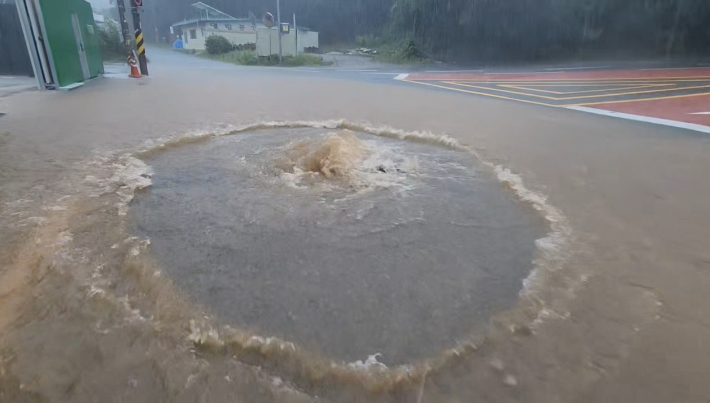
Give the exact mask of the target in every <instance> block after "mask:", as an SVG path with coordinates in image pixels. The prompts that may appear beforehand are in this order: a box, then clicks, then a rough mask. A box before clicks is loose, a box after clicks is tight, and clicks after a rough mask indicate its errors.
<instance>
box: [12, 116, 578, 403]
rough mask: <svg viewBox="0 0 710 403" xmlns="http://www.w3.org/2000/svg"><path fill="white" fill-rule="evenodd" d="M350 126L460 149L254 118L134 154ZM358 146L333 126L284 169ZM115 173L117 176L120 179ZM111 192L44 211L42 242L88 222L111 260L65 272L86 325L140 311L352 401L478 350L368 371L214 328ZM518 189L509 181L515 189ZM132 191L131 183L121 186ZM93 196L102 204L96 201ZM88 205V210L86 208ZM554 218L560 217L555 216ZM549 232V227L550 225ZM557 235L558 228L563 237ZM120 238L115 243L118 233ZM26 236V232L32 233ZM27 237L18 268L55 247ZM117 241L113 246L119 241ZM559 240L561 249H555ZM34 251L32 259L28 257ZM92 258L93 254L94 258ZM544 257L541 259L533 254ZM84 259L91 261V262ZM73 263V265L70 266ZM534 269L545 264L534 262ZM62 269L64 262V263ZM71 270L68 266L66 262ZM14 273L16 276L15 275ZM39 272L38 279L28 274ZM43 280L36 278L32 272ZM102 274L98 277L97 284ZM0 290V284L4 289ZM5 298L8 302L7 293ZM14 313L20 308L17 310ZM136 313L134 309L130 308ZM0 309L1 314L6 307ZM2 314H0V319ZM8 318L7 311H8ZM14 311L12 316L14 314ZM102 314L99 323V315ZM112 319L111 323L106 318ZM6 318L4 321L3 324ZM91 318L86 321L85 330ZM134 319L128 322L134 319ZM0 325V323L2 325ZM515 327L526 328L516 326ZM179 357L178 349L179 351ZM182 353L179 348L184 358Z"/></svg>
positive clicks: (320, 163) (348, 162) (346, 166)
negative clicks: (128, 224)
mask: <svg viewBox="0 0 710 403" xmlns="http://www.w3.org/2000/svg"><path fill="white" fill-rule="evenodd" d="M333 125H334V128H340V129H349V130H361V131H365V132H369V133H373V134H378V135H383V136H386V137H394V138H400V139H406V140H414V141H420V142H427V143H433V144H436V143H437V141H439V144H441V145H444V146H448V147H453V148H461V147H460V146H459V145H457V144H456V143H454V142H453V141H452V140H450V139H447V138H444V137H441V138H440V139H439V140H437V137H436V136H434V135H430V134H426V135H423V134H416V133H407V132H403V131H398V130H395V129H389V128H382V129H376V128H371V127H368V126H366V125H358V124H354V123H350V122H336V123H334V124H333V123H328V122H326V123H323V122H285V123H274V122H272V123H260V124H255V125H250V126H246V127H243V128H239V129H235V130H225V131H224V132H223V133H221V134H215V133H209V134H204V135H196V136H189V137H183V138H180V139H176V140H174V141H169V142H166V143H164V144H161V145H158V146H153V147H151V148H149V149H147V150H144V151H142V152H139V153H137V154H136V156H137V157H139V158H150V157H151V156H154V155H155V153H158V152H161V151H163V150H166V149H168V148H170V147H174V146H180V145H184V144H191V143H193V142H197V141H204V140H207V139H209V138H211V137H214V136H216V135H222V134H237V133H241V132H246V131H255V130H260V129H265V128H269V129H271V128H279V127H289V128H292V127H327V128H332V126H333ZM366 152H367V150H366V148H365V147H364V146H363V144H362V143H361V142H360V141H359V140H358V139H357V137H355V135H354V134H353V133H349V132H347V131H345V132H340V133H338V134H335V135H331V136H330V137H328V138H327V139H326V140H325V141H324V142H323V143H322V144H308V143H301V144H296V145H294V146H293V147H292V149H291V153H292V154H291V156H290V158H291V163H293V165H292V167H302V168H301V169H303V170H304V171H307V172H313V173H318V174H320V175H323V176H324V177H326V178H333V177H342V176H344V175H347V173H348V172H349V170H350V169H352V167H353V166H354V164H356V163H357V161H359V160H361V159H362V158H363V157H364V156H365V155H366ZM112 163H114V164H115V165H114V166H121V163H116V161H112ZM112 175H113V176H115V172H107V178H108V177H111V176H112ZM118 176H119V177H120V175H118ZM113 186H114V188H113V190H111V191H108V192H106V193H104V194H103V195H101V196H100V197H99V198H98V199H93V200H77V202H76V203H75V204H74V206H75V207H74V208H71V209H69V210H68V211H67V212H61V213H57V214H56V217H50V218H49V220H50V221H49V223H48V224H47V225H45V226H42V227H40V233H41V234H42V238H43V239H56V238H58V237H59V236H60V234H61V233H62V232H63V231H66V230H69V231H71V232H81V231H82V226H86V227H85V228H90V229H89V230H86V235H87V236H88V234H91V235H93V236H92V237H91V238H92V239H91V242H88V238H87V239H85V240H84V241H83V242H85V243H86V244H85V245H83V246H84V248H85V249H86V247H87V246H89V245H90V246H91V247H93V248H94V249H95V250H94V252H93V253H95V254H101V253H102V252H103V251H109V250H112V248H113V247H114V246H115V245H119V246H118V247H116V248H114V249H113V252H111V253H110V254H111V257H110V259H109V261H108V262H107V264H106V266H105V268H104V269H103V270H102V271H101V272H100V273H99V274H97V277H96V278H95V280H97V282H96V283H92V282H91V279H92V278H93V273H92V272H91V270H90V269H89V267H88V266H87V267H84V269H83V271H82V270H71V273H72V274H71V275H72V276H74V278H75V279H76V281H79V282H80V283H81V284H82V285H80V286H79V288H81V289H82V290H83V291H84V292H85V293H86V298H87V299H88V300H89V301H91V303H90V304H88V305H87V308H81V309H89V312H86V313H85V314H86V315H87V316H90V317H91V321H96V320H99V321H100V320H101V319H102V317H101V315H102V313H101V312H104V311H106V310H109V311H114V312H113V313H111V314H110V315H109V316H116V317H119V316H121V317H124V319H121V320H127V319H125V318H126V317H130V316H131V315H134V316H135V315H138V317H137V318H134V319H135V323H134V324H132V326H143V327H146V329H145V330H142V332H145V333H147V334H152V335H154V336H155V337H158V338H165V339H167V340H170V342H171V343H181V340H182V341H185V342H189V343H191V344H192V345H193V346H194V347H196V349H197V351H198V352H200V353H203V354H206V355H207V356H209V357H213V358H215V359H224V358H226V357H234V358H236V360H237V361H239V362H241V363H244V364H248V365H253V366H258V367H261V368H264V369H265V370H267V371H268V372H269V373H270V374H272V375H274V376H280V377H283V378H284V379H285V380H286V381H287V382H289V383H290V384H293V385H295V386H296V387H297V388H298V389H300V390H303V391H305V392H307V393H309V394H313V395H320V396H328V395H330V396H332V397H334V398H337V397H338V396H342V394H345V395H350V396H356V398H355V399H354V400H360V401H363V400H364V401H376V400H383V401H387V400H396V399H397V397H398V396H399V397H401V396H410V395H411V394H412V393H415V392H416V391H417V390H418V389H419V387H420V385H421V384H422V383H423V380H424V378H425V377H430V378H432V379H435V378H436V375H437V373H439V372H440V371H444V370H446V369H447V368H451V367H452V366H454V365H458V364H459V363H460V362H461V361H465V360H467V359H470V356H472V355H473V354H474V353H475V352H476V350H477V347H476V345H477V344H478V345H479V346H480V343H481V341H480V340H479V341H478V342H477V343H475V342H474V341H462V342H461V344H460V345H459V346H458V347H456V348H452V349H449V350H446V351H444V352H442V353H440V354H438V355H436V356H435V357H433V358H432V359H430V360H426V361H423V362H420V363H415V364H413V365H411V366H401V367H397V368H391V369H390V368H388V369H381V368H370V369H353V368H352V367H350V366H348V365H347V364H344V363H335V362H333V361H331V360H328V359H327V358H324V357H319V356H317V355H316V354H313V353H311V352H308V351H305V350H303V349H301V348H299V347H297V346H295V345H293V344H292V343H288V342H285V341H282V340H278V339H275V338H263V337H261V336H259V335H255V334H250V333H248V332H243V331H240V330H235V329H232V328H228V327H224V328H220V324H219V323H218V321H216V320H214V319H211V318H209V317H206V316H205V314H204V310H203V309H201V308H200V307H197V306H195V305H193V304H190V303H188V302H187V301H186V300H185V299H184V297H183V296H182V295H181V294H180V293H179V292H178V291H177V290H176V289H175V288H174V286H173V285H172V283H171V282H170V281H169V279H166V278H164V276H162V275H161V274H160V272H159V268H158V267H157V266H156V265H155V264H154V263H152V262H150V260H149V259H148V258H146V257H145V256H144V252H143V251H144V250H145V248H146V247H147V246H146V245H145V244H141V243H140V240H136V239H130V237H129V234H128V233H127V231H126V229H125V220H124V219H123V218H122V217H120V216H119V214H117V212H118V211H120V208H119V209H115V208H114V207H105V206H103V205H101V206H100V207H99V206H97V203H98V204H101V203H103V202H107V205H109V206H115V205H117V204H120V203H126V202H127V200H123V198H122V197H121V196H120V192H119V190H121V189H122V191H125V190H127V189H126V187H125V186H126V185H125V183H124V184H113ZM516 186H517V187H516ZM516 186H514V189H515V190H516V191H518V192H519V193H523V192H527V189H525V188H524V187H523V186H522V184H521V183H519V182H518V183H516ZM128 190H130V191H131V192H132V191H134V190H135V189H128ZM526 200H527V201H528V202H530V203H532V204H534V205H535V206H536V208H537V209H538V210H541V211H549V210H548V209H549V206H547V205H546V203H545V202H544V199H540V198H530V197H529V198H528V199H526ZM99 202H100V203H99ZM87 206H90V207H87ZM90 215H94V216H101V217H106V218H107V219H95V217H94V219H93V220H91V219H88V218H87V217H89V216H90ZM555 218H556V219H558V220H559V217H555ZM555 225H558V226H561V227H564V225H565V224H564V221H562V222H560V221H558V222H556V223H555ZM553 231H556V230H555V229H553ZM108 233H112V234H113V235H112V236H111V237H104V236H103V235H101V234H108ZM563 235H565V234H563ZM75 238H77V239H75V240H74V241H73V243H74V246H79V244H81V242H82V240H81V239H79V238H80V237H79V236H76V237H75ZM118 238H122V239H124V241H120V242H118V243H117V239H118ZM33 239H34V238H33ZM33 242H34V241H28V243H27V248H26V249H24V250H26V251H27V253H23V254H21V257H22V259H21V260H18V261H17V262H16V263H17V267H20V266H22V267H27V266H28V263H31V262H35V263H34V264H33V265H31V266H32V267H35V266H36V267H41V266H42V265H43V263H42V261H43V260H42V256H41V255H42V254H46V255H47V256H51V254H52V253H54V251H53V250H51V249H48V248H42V249H41V250H43V253H42V254H40V255H35V253H36V252H33V253H30V252H29V251H36V250H37V247H36V245H33ZM119 243H120V244H119ZM561 246H564V245H561ZM33 256H34V257H33ZM94 257H97V256H94ZM546 258H549V256H541V259H546ZM90 261H91V260H90ZM73 263H75V262H73ZM537 263H538V264H539V265H545V264H546V263H547V262H543V261H539V262H537ZM64 269H65V270H67V269H69V267H67V268H64ZM72 269H75V268H72ZM13 273H14V274H13ZM17 273H18V272H17V271H16V270H14V271H13V269H10V270H8V271H7V272H6V273H5V274H4V276H3V278H2V281H3V286H5V285H6V284H8V285H10V284H11V283H9V282H5V280H8V279H11V278H13V277H12V276H15V275H17ZM24 276H25V275H23V276H18V277H17V278H15V280H13V283H12V284H14V286H11V287H8V290H11V291H13V292H17V291H18V290H19V288H18V287H21V286H22V283H23V282H25V284H28V283H27V282H26V280H23V279H22V278H24ZM35 277H37V276H35ZM39 277H42V276H39ZM99 280H100V281H99ZM38 283H39V281H36V280H33V281H30V282H29V285H30V286H34V285H39V284H38ZM3 289H4V288H3ZM8 295H9V296H10V297H9V298H12V294H10V293H7V292H6V293H5V294H2V295H0V302H3V301H2V298H8ZM17 295H24V296H25V297H28V296H30V295H31V293H29V292H18V293H17ZM9 300H10V301H12V299H9ZM23 302H26V300H25V299H24V297H23V299H22V300H17V303H16V304H14V305H9V304H7V305H5V308H7V307H11V306H14V307H16V308H17V307H19V306H21V305H22V303H23ZM18 311H19V309H18ZM136 311H137V312H138V313H137V314H136ZM0 312H5V313H6V314H7V313H8V312H7V311H6V310H0ZM3 316H4V315H2V314H0V320H2V317H3ZM6 317H7V318H10V316H6ZM16 318H17V315H13V317H12V318H11V319H16ZM103 319H106V318H105V317H104V318H103ZM113 320H117V319H115V318H114V319H113ZM10 322H11V320H10V319H8V320H6V321H5V323H4V324H5V325H7V324H8V323H10ZM90 323H91V322H89V321H87V323H86V325H87V326H88V325H89V324H90ZM132 323H133V322H132ZM2 324H3V322H1V321H0V325H2ZM522 326H523V327H524V326H525V325H522ZM1 328H2V326H0V329H1ZM182 353H184V352H182ZM182 353H181V354H182ZM191 358H192V357H191V356H190V355H189V354H183V355H182V356H181V357H180V358H179V359H176V360H177V361H178V362H182V360H189V359H191Z"/></svg>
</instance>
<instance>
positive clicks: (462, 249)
mask: <svg viewBox="0 0 710 403" xmlns="http://www.w3.org/2000/svg"><path fill="white" fill-rule="evenodd" d="M150 165H151V166H152V168H153V175H152V181H153V184H152V186H151V187H150V188H149V189H148V190H146V191H145V192H143V193H141V194H140V195H139V196H138V197H137V199H136V200H135V201H134V204H133V206H132V210H133V213H132V214H131V215H132V217H131V218H132V219H131V222H133V225H132V226H133V227H135V228H136V233H137V234H138V235H140V236H141V237H144V238H147V239H150V241H151V248H150V249H151V251H152V252H153V253H154V254H155V255H156V256H157V259H158V261H159V262H160V263H161V265H162V266H164V267H165V270H164V272H165V273H166V274H167V275H169V276H170V277H172V278H173V279H174V280H175V283H176V284H177V285H178V286H179V287H180V288H182V289H184V290H186V292H187V293H188V294H190V295H191V296H192V297H193V298H194V299H195V300H196V301H198V302H200V303H203V304H204V305H205V306H207V307H209V308H210V310H212V311H213V312H214V313H215V314H216V315H217V316H218V317H220V318H223V319H224V320H226V321H228V322H229V323H230V324H232V325H234V326H238V327H247V328H253V329H254V332H255V333H256V334H263V335H265V336H278V337H280V338H282V339H284V340H291V341H293V342H295V343H296V344H298V345H300V346H303V347H305V348H306V349H308V350H312V351H315V352H319V353H321V354H324V355H325V356H328V357H332V358H334V359H338V360H345V361H349V362H354V361H356V360H363V361H364V360H365V359H366V358H367V357H368V356H371V355H374V354H381V356H380V357H379V360H380V362H383V363H385V364H386V365H393V364H406V363H410V362H415V361H417V360H422V359H426V358H429V357H430V356H434V355H435V354H436V353H437V352H438V351H440V350H443V349H445V348H447V347H452V346H454V345H455V344H456V342H457V341H458V340H463V339H466V338H468V337H469V336H470V333H471V332H472V331H473V329H475V327H476V326H479V327H482V326H483V325H485V324H486V323H487V321H488V319H489V315H490V314H491V313H492V312H496V311H498V312H500V311H505V310H508V309H510V308H511V307H512V306H513V305H514V303H515V301H516V300H517V298H518V293H519V292H520V290H521V288H522V285H523V279H524V278H525V277H527V276H528V275H529V273H530V271H531V270H532V261H533V258H534V252H535V240H536V239H538V238H542V237H544V236H545V234H546V229H545V223H544V220H543V219H542V217H539V216H538V214H537V213H536V212H535V211H534V210H533V209H532V208H531V207H529V206H526V205H524V204H523V203H521V202H519V201H517V197H516V195H515V193H514V192H512V191H510V190H506V189H504V187H503V186H501V183H500V182H499V181H498V180H497V179H496V178H495V177H494V175H492V173H490V172H488V171H487V170H486V169H485V168H483V167H482V166H480V164H477V162H476V160H475V158H474V157H473V156H472V155H470V154H468V153H466V152H462V151H458V150H453V149H449V148H445V146H443V145H436V144H433V145H428V144H418V143H412V142H408V141H401V140H391V139H386V138H378V137H377V136H373V135H368V134H366V133H357V134H356V133H354V132H350V131H324V130H322V129H290V130H280V131H279V130H277V131H273V130H264V131H257V132H253V133H244V134H239V135H235V136H226V137H222V138H219V139H215V140H211V141H209V142H207V143H204V144H199V145H187V146H182V147H180V148H175V149H172V150H169V151H166V152H164V153H162V154H160V155H159V156H157V157H156V158H154V159H152V160H151V161H150Z"/></svg>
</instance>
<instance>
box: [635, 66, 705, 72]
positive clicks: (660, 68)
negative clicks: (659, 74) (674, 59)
mask: <svg viewBox="0 0 710 403" xmlns="http://www.w3.org/2000/svg"><path fill="white" fill-rule="evenodd" d="M694 68H695V67H659V68H656V69H641V71H658V70H692V69H694Z"/></svg>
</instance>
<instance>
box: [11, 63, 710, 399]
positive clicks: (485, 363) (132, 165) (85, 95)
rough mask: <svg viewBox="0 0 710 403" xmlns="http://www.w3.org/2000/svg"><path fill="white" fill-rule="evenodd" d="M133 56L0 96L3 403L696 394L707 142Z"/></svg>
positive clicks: (371, 86) (700, 373)
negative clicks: (123, 71)
mask: <svg viewBox="0 0 710 403" xmlns="http://www.w3.org/2000/svg"><path fill="white" fill-rule="evenodd" d="M151 62H152V63H151V64H152V65H153V66H152V68H151V72H154V76H152V77H151V78H150V79H146V80H142V81H139V82H136V81H128V80H117V79H116V80H110V79H104V80H97V81H95V82H93V83H90V84H88V85H86V86H85V87H83V88H81V89H79V90H76V91H73V92H69V93H65V92H52V93H39V92H33V93H22V94H15V95H12V96H10V97H4V98H0V113H5V114H6V115H5V116H4V117H3V118H2V120H0V184H1V185H2V186H1V187H0V189H1V190H2V192H1V193H0V237H1V238H2V244H1V245H0V259H1V260H2V266H1V269H0V401H3V402H4V401H8V402H25V401H26V402H42V401H47V402H60V401H72V402H92V401H102V402H104V401H107V402H108V401H115V402H121V401H132V402H143V401H145V402H154V401H170V402H196V401H210V402H212V401H215V402H222V401H249V402H251V401H284V402H290V401H297V402H305V401H334V402H341V401H354V402H374V401H383V402H385V401H386V402H395V401H396V402H400V401H403V402H410V401H411V402H429V401H431V402H465V401H472V400H475V401H496V402H508V401H525V402H551V401H559V402H567V401H600V402H601V401H634V400H637V401H639V400H643V401H645V402H667V401H687V402H704V401H706V400H707V397H708V396H710V390H709V389H708V385H707V382H705V380H704V374H706V373H708V372H710V367H709V366H710V362H709V361H708V360H707V359H706V357H707V356H708V355H709V354H710V350H709V349H710V342H709V340H710V331H709V330H708V329H710V328H709V327H708V325H707V324H708V323H710V318H708V312H707V310H706V309H704V307H706V306H707V304H708V303H710V301H708V297H707V295H708V294H707V286H708V285H709V284H710V279H709V278H708V270H707V269H708V262H709V261H710V256H708V252H707V251H708V248H707V239H710V233H709V232H708V231H710V230H709V228H710V222H709V221H708V220H710V211H709V208H708V203H707V200H708V199H710V189H708V187H707V186H706V183H707V181H706V180H705V176H706V173H707V172H710V160H708V158H707V155H708V151H710V141H709V140H708V139H707V138H705V137H698V136H697V135H689V134H687V133H686V132H683V131H679V130H676V129H670V128H662V127H656V126H651V125H644V124H640V123H633V122H625V121H617V120H613V119H607V118H599V117H596V116H591V115H584V114H576V113H572V112H570V111H562V110H556V109H544V108H538V107H535V106H528V105H520V104H511V103H507V102H505V101H497V100H490V99H478V98H474V97H460V96H457V95H455V94H448V93H440V92H436V91H426V90H422V89H419V88H409V87H406V86H404V85H401V84H396V83H389V81H388V82H385V81H384V79H382V80H380V79H379V78H378V79H374V78H373V79H368V80H365V81H354V80H352V79H350V78H348V79H343V80H336V79H333V78H331V77H318V76H316V75H315V74H313V73H309V74H302V73H301V74H300V75H299V73H298V72H289V71H282V70H279V69H257V68H235V67H233V66H230V65H222V64H220V63H216V62H211V61H207V60H203V59H197V58H191V57H189V56H185V55H177V54H172V53H171V52H161V51H155V52H153V55H151ZM378 80H379V81H378ZM274 88H278V89H279V91H278V92H279V96H274V91H272V89H274ZM305 94H307V96H306V95H305ZM423 105H424V106H423ZM341 119H346V120H341ZM345 130H349V131H350V132H352V133H350V134H347V133H343V131H345ZM257 133H259V135H257ZM261 134H264V135H263V136H262V135H261ZM351 135H354V136H356V139H357V141H354V140H352V137H351ZM333 136H339V137H340V139H341V140H332V137H333ZM247 140H248V141H247ZM436 142H439V143H442V144H443V147H442V145H437V144H432V143H436ZM353 144H355V145H356V147H354V148H347V149H348V150H351V151H352V150H356V151H355V152H350V151H349V152H338V153H336V154H337V155H340V156H343V157H346V158H345V159H340V160H337V161H346V162H345V163H336V164H331V163H330V162H331V161H335V160H333V159H328V158H325V159H324V158H323V156H325V155H329V153H328V152H326V151H328V150H338V149H341V148H339V145H346V146H352V145H353ZM341 150H342V149H341ZM372 150H388V151H387V152H385V153H384V154H383V153H376V152H375V153H373V152H372ZM309 155H310V156H317V157H318V158H312V159H311V158H307V157H308V156H309ZM353 156H354V157H355V158H354V160H353V159H351V158H350V157H353ZM383 156H384V157H386V158H381V157H383ZM312 161H318V163H316V164H313V163H311V162H312ZM347 161H355V162H347ZM324 162H325V163H324ZM316 173H317V175H315V174H316ZM340 205H345V206H346V207H345V211H343V209H342V208H340V209H339V208H338V207H339V206H340ZM405 207H406V208H405ZM292 211H299V214H297V215H296V214H290V212H292ZM358 213H361V215H360V216H361V217H362V219H361V220H359V219H358V217H359V215H358ZM422 218H424V219H425V221H421V220H420V219H422ZM452 223H458V224H465V225H454V224H452ZM395 224H397V225H395ZM425 224H427V225H428V226H426V225H425ZM378 229H379V230H382V231H380V232H377V230H378ZM188 231H189V232H190V233H189V234H187V232H188ZM373 231H374V234H373V235H371V236H362V234H370V233H371V232H373ZM293 234H298V235H299V236H295V237H294V236H289V235H293ZM390 235H391V236H390ZM395 235H396V236H395ZM344 240H347V241H348V242H345V241H344ZM362 249H367V250H368V251H369V250H371V251H373V252H372V253H367V254H362V253H360V252H361V250H362ZM341 257H342V258H341ZM270 259H273V260H270ZM388 259H389V260H388ZM383 262H384V263H383ZM427 262H428V263H430V264H427ZM232 263H234V264H235V266H238V267H241V268H242V269H243V270H242V271H240V272H238V273H236V274H235V273H229V272H227V271H226V270H224V267H226V266H227V265H228V264H232ZM433 263H436V264H437V268H440V269H441V271H442V272H440V273H439V272H432V271H431V270H427V268H429V267H431V264H433ZM378 265H379V266H383V267H378ZM266 266H268V267H277V269H278V270H281V271H282V274H283V275H284V276H283V277H279V276H273V277H272V276H269V275H268V274H269V273H268V272H265V271H264V270H263V269H262V268H263V267H266ZM304 267H307V268H308V270H305V273H304V270H303V268H304ZM323 267H326V268H328V269H327V270H324V269H323ZM349 267H350V268H352V267H354V268H357V269H358V273H362V274H361V275H356V274H355V271H354V270H347V269H348V268H349ZM316 268H320V270H316ZM384 268H386V269H387V270H383V269H384ZM259 269H262V270H259ZM466 269H470V270H466ZM411 271H414V272H416V274H415V275H410V273H411ZM383 274H387V275H388V276H390V280H396V281H392V282H388V281H387V280H388V279H387V277H385V276H384V275H383ZM234 275H238V277H235V278H232V277H228V276H234ZM466 276H468V277H466ZM383 277H384V278H383ZM269 281H271V283H269ZM348 284H353V286H352V287H348V286H347V285H348ZM289 285H293V287H292V288H289V287H288V286H289ZM329 290H331V291H329ZM465 290H475V292H474V293H470V292H469V294H471V299H468V298H465V296H466V294H465V293H464V291H465ZM264 291H265V292H264ZM412 291H415V292H416V293H415V294H411V292H412ZM225 294H226V295H227V296H228V297H225ZM275 294H278V296H279V297H280V298H276V297H274V295H275ZM479 297H480V299H477V298H479ZM311 301H315V302H311ZM425 304H426V306H425ZM313 305H315V308H313ZM260 312H268V313H269V315H259V313H260ZM289 312H290V315H289ZM358 314H361V316H363V317H365V316H366V317H365V318H362V317H360V318H358V317H357V316H358ZM309 315H311V316H309ZM393 318H396V320H398V321H396V320H395V319H393ZM364 319H367V320H364ZM299 321H300V322H299ZM299 323H306V324H309V325H311V326H310V327H309V326H303V327H301V326H296V325H297V324H299ZM395 325H396V326H397V327H398V328H399V329H409V330H404V331H402V333H407V334H406V335H405V336H398V335H393V334H392V333H391V332H389V333H388V332H387V330H388V329H386V326H392V328H394V326H395ZM346 326H348V327H346ZM303 329H305V330H303ZM413 331H416V333H415V334H411V332H413ZM299 332H301V333H299ZM332 333H336V334H337V335H338V337H337V339H338V340H336V338H331V337H329V335H331V334H332ZM309 340H313V341H312V342H311V344H309ZM359 342H362V344H358V343H359ZM379 352H381V353H382V354H383V356H382V357H377V359H379V360H381V361H382V363H386V364H387V367H386V368H385V367H383V365H382V364H381V363H378V362H377V361H376V359H375V358H374V357H372V358H371V357H370V356H371V355H374V354H375V353H379ZM369 358H371V359H369ZM358 361H360V362H358Z"/></svg>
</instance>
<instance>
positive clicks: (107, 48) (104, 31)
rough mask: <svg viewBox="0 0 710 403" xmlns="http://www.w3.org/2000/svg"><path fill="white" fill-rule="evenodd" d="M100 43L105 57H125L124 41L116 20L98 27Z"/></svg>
mask: <svg viewBox="0 0 710 403" xmlns="http://www.w3.org/2000/svg"><path fill="white" fill-rule="evenodd" d="M98 31H99V45H100V46H101V51H102V52H103V54H104V57H105V58H107V59H112V58H116V57H125V55H124V53H125V50H124V49H123V41H122V40H121V30H120V29H119V28H118V23H117V22H115V21H111V20H109V21H107V22H106V24H104V26H102V27H100V28H99V29H98Z"/></svg>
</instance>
